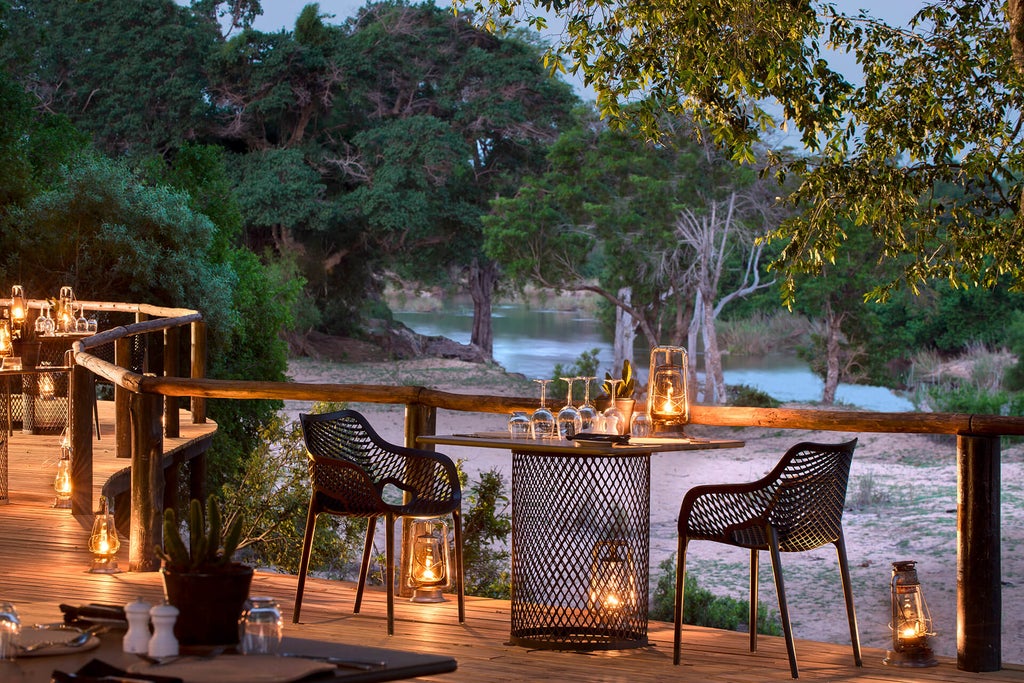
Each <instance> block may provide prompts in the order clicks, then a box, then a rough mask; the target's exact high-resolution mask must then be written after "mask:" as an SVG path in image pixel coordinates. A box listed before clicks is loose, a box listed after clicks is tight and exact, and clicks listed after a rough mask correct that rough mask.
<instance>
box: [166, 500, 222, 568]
mask: <svg viewBox="0 0 1024 683" xmlns="http://www.w3.org/2000/svg"><path fill="white" fill-rule="evenodd" d="M222 531H223V529H222V519H221V513H220V507H219V505H218V501H217V499H216V498H215V497H214V496H210V497H209V498H207V500H206V514H205V516H204V515H203V504H202V503H201V502H200V501H199V500H196V499H193V500H192V502H191V503H190V504H189V517H188V540H189V542H188V544H187V545H186V544H185V541H184V539H183V538H182V536H181V526H180V525H179V523H178V515H177V514H176V512H175V511H174V508H167V509H166V510H164V545H163V548H158V549H157V551H156V552H157V555H158V556H159V557H160V559H162V560H163V561H164V568H165V569H166V570H167V571H174V572H215V571H218V570H223V569H225V568H227V567H231V566H232V565H234V564H235V562H234V555H235V551H236V550H237V549H238V543H239V541H240V539H241V536H242V520H241V518H237V519H235V520H234V522H233V523H232V524H231V525H230V526H229V527H228V529H227V530H226V532H224V533H223V536H222Z"/></svg>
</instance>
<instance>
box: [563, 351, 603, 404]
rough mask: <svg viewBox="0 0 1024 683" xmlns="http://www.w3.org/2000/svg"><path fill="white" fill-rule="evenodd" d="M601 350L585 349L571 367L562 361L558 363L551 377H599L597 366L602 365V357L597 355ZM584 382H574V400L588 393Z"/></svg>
mask: <svg viewBox="0 0 1024 683" xmlns="http://www.w3.org/2000/svg"><path fill="white" fill-rule="evenodd" d="M600 351H601V350H600V349H590V350H589V351H584V352H583V353H581V354H580V355H579V357H578V358H576V360H575V361H573V363H572V365H570V366H569V367H565V366H563V365H562V364H561V363H556V364H555V368H554V370H552V371H551V379H553V380H560V379H561V378H563V377H597V368H598V365H600V359H598V357H597V356H598V354H599V353H600ZM583 384H584V383H583V382H574V383H573V387H572V394H573V399H574V400H581V399H582V398H583V397H584V395H585V394H586V387H585V386H583Z"/></svg>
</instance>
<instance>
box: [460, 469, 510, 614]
mask: <svg viewBox="0 0 1024 683" xmlns="http://www.w3.org/2000/svg"><path fill="white" fill-rule="evenodd" d="M466 498H467V502H468V503H469V510H468V511H467V512H466V514H465V515H463V518H462V524H463V550H462V553H463V564H464V573H465V582H466V583H465V586H466V588H465V590H466V593H467V594H469V595H479V596H483V597H489V598H497V599H501V600H507V599H508V598H509V591H510V590H511V588H510V585H511V584H510V581H511V579H510V575H509V570H508V560H509V552H508V550H506V549H505V548H507V547H508V544H507V542H508V537H509V534H510V533H511V531H512V523H511V521H510V519H509V513H508V512H507V510H508V504H509V501H508V494H507V493H506V488H505V480H504V477H503V476H502V475H501V472H500V470H498V469H496V468H494V469H490V470H487V471H486V472H481V473H480V479H479V480H478V481H477V482H475V483H474V484H473V485H472V486H471V487H470V488H469V491H468V495H467V496H466Z"/></svg>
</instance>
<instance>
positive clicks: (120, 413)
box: [114, 337, 132, 458]
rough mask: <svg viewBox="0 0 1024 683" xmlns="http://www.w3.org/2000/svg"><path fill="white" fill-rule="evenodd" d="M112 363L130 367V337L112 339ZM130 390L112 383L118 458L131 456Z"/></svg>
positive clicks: (121, 366)
mask: <svg viewBox="0 0 1024 683" xmlns="http://www.w3.org/2000/svg"><path fill="white" fill-rule="evenodd" d="M114 365H116V366H118V367H119V368H131V367H132V347H131V337H119V338H118V339H115V340H114ZM131 400H132V397H131V392H129V391H128V390H127V389H123V388H121V387H120V386H118V385H117V384H116V383H115V384H114V454H115V455H116V456H117V457H118V458H130V457H132V418H131Z"/></svg>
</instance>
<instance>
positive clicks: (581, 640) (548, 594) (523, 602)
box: [417, 433, 744, 650]
mask: <svg viewBox="0 0 1024 683" xmlns="http://www.w3.org/2000/svg"><path fill="white" fill-rule="evenodd" d="M417 442H418V443H419V444H424V445H428V444H429V445H433V444H444V445H451V446H468V447H476V448H504V449H508V450H511V451H512V586H511V588H512V595H511V598H512V600H511V638H510V642H511V643H512V644H514V645H522V646H526V647H533V648H545V649H576V650H605V649H620V648H631V647H642V646H645V645H647V605H648V593H649V585H648V584H649V581H648V574H649V568H648V565H649V562H650V560H649V556H650V480H651V470H650V457H651V454H652V453H655V452H665V451H689V450H702V449H709V448H739V447H741V446H743V445H744V444H743V442H742V441H733V440H707V439H686V438H676V439H673V438H649V439H631V441H630V443H629V444H626V445H618V444H611V443H602V442H594V441H564V440H559V439H514V440H513V439H510V438H509V437H508V435H506V434H502V433H487V434H456V435H450V436H423V437H420V438H419V439H417Z"/></svg>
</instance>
